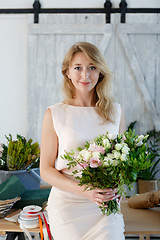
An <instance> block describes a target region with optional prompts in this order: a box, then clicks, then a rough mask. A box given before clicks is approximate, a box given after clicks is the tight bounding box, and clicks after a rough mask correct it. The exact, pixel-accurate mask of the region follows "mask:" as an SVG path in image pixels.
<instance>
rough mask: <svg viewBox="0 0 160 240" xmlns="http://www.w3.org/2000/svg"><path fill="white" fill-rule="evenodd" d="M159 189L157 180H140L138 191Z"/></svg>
mask: <svg viewBox="0 0 160 240" xmlns="http://www.w3.org/2000/svg"><path fill="white" fill-rule="evenodd" d="M157 190H158V184H157V180H149V181H148V180H141V179H139V180H138V192H139V193H140V194H141V193H145V192H151V191H157Z"/></svg>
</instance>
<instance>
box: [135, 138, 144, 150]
mask: <svg viewBox="0 0 160 240" xmlns="http://www.w3.org/2000/svg"><path fill="white" fill-rule="evenodd" d="M143 139H144V136H143V135H140V136H139V137H138V138H137V140H136V146H137V147H140V146H142V144H143Z"/></svg>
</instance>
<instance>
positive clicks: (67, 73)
mask: <svg viewBox="0 0 160 240" xmlns="http://www.w3.org/2000/svg"><path fill="white" fill-rule="evenodd" d="M66 75H67V77H68V79H70V76H69V70H67V72H66Z"/></svg>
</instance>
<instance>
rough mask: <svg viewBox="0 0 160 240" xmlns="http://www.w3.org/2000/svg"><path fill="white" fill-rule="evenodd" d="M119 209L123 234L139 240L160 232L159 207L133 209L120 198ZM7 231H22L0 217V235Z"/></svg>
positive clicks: (37, 230)
mask: <svg viewBox="0 0 160 240" xmlns="http://www.w3.org/2000/svg"><path fill="white" fill-rule="evenodd" d="M121 210H122V213H123V217H124V222H125V234H132V235H139V237H140V240H142V239H144V236H146V239H149V236H150V235H152V234H153V235H154V234H160V207H155V208H150V209H133V208H130V207H129V206H128V204H127V200H122V202H121ZM28 230H29V231H30V232H34V233H38V232H39V228H34V229H33V228H32V229H28ZM6 231H7V232H22V230H21V228H20V227H19V225H18V223H13V222H9V221H7V220H5V219H4V218H2V219H0V235H5V234H6Z"/></svg>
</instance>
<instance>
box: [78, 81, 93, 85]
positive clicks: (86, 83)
mask: <svg viewBox="0 0 160 240" xmlns="http://www.w3.org/2000/svg"><path fill="white" fill-rule="evenodd" d="M80 83H81V84H83V85H88V84H90V83H91V82H80Z"/></svg>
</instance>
